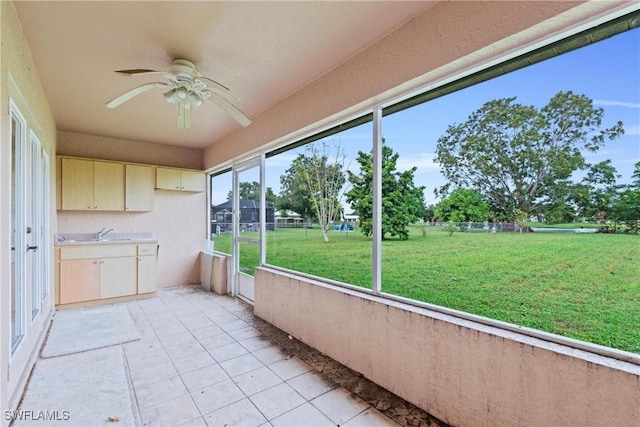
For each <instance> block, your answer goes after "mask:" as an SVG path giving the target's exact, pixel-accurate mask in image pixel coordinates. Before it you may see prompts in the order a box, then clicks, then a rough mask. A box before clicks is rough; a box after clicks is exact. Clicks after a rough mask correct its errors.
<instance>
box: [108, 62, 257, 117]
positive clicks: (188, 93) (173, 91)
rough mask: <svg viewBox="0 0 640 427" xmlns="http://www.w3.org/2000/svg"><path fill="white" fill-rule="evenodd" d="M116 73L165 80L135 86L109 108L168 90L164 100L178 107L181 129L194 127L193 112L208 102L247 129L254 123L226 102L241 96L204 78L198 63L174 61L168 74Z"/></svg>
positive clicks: (137, 70) (158, 72) (109, 105)
mask: <svg viewBox="0 0 640 427" xmlns="http://www.w3.org/2000/svg"><path fill="white" fill-rule="evenodd" d="M116 73H120V74H125V75H127V76H134V75H150V74H161V75H162V77H164V79H165V81H164V82H152V83H145V84H143V85H140V86H137V87H134V88H133V89H130V90H128V91H127V92H125V93H123V94H122V95H119V96H117V97H116V98H114V99H112V100H111V101H109V102H107V107H109V108H116V107H118V106H120V105H122V104H123V103H125V102H127V101H128V100H130V99H131V98H133V97H135V96H137V95H140V94H141V93H144V92H147V91H148V90H151V89H169V90H168V91H167V92H165V93H164V98H165V99H166V100H167V102H169V103H171V104H175V106H176V110H177V111H178V127H179V128H181V129H186V128H189V127H191V110H193V109H195V108H198V107H200V106H201V105H202V104H203V103H204V101H205V100H209V101H211V102H213V103H214V104H216V105H218V106H219V107H220V108H222V109H223V110H224V111H226V112H227V113H229V115H231V117H233V118H234V119H235V120H236V121H237V122H238V123H240V124H241V125H242V126H244V127H247V126H249V125H250V124H251V120H249V118H248V117H247V116H245V115H244V114H243V113H242V111H240V110H239V109H238V108H237V107H236V106H234V105H233V104H232V103H231V102H229V101H228V100H227V99H225V97H230V98H234V99H238V97H237V96H235V95H234V94H233V93H231V91H230V90H229V88H227V87H226V86H223V85H221V84H220V83H218V82H216V81H215V80H212V79H210V78H208V77H205V76H203V75H202V74H201V73H200V72H199V71H198V69H197V68H196V66H195V64H194V63H193V62H191V61H188V60H186V59H176V60H174V61H173V64H171V65H170V66H169V67H168V68H167V69H166V71H156V70H146V69H134V70H119V71H116Z"/></svg>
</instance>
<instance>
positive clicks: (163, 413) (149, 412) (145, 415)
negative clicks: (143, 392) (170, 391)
mask: <svg viewBox="0 0 640 427" xmlns="http://www.w3.org/2000/svg"><path fill="white" fill-rule="evenodd" d="M140 412H141V416H142V423H143V425H145V426H171V427H172V426H177V425H180V424H183V423H185V422H187V421H189V420H194V419H196V418H198V417H200V412H199V411H198V409H197V408H196V406H195V405H194V404H193V401H192V400H191V398H190V397H189V395H188V394H185V395H182V396H178V397H176V398H174V399H171V400H168V401H166V402H162V403H160V404H158V405H155V406H152V407H149V408H142V409H141V410H140Z"/></svg>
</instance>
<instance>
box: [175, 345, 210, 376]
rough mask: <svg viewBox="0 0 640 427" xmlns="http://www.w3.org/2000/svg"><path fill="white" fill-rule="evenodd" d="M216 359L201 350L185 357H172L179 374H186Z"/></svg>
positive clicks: (208, 364)
mask: <svg viewBox="0 0 640 427" xmlns="http://www.w3.org/2000/svg"><path fill="white" fill-rule="evenodd" d="M215 363H216V361H215V360H213V357H211V355H210V354H209V353H207V352H206V351H204V350H202V351H199V352H197V353H194V354H190V355H188V356H185V357H180V358H178V359H173V365H174V366H175V368H176V370H177V371H178V373H179V374H181V375H182V374H186V373H187V372H191V371H195V370H196V369H200V368H204V367H205V366H210V365H213V364H215Z"/></svg>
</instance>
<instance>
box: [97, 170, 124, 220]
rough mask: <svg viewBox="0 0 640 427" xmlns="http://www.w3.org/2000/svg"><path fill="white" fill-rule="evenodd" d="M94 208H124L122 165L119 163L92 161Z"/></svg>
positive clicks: (117, 209)
mask: <svg viewBox="0 0 640 427" xmlns="http://www.w3.org/2000/svg"><path fill="white" fill-rule="evenodd" d="M93 172H94V183H95V188H94V191H95V193H94V200H95V209H96V210H100V211H123V210H124V165H123V164H121V163H110V162H93Z"/></svg>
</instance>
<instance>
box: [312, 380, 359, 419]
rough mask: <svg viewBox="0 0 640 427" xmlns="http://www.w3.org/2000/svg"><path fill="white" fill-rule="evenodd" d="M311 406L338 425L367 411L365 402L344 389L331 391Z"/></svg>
mask: <svg viewBox="0 0 640 427" xmlns="http://www.w3.org/2000/svg"><path fill="white" fill-rule="evenodd" d="M311 404H312V405H313V406H315V407H316V408H318V409H319V410H320V412H322V413H323V414H324V415H326V416H327V417H328V418H329V419H330V420H331V421H333V422H334V423H336V424H340V425H342V424H344V423H346V422H347V421H349V420H350V419H351V418H353V417H355V416H356V415H358V414H359V413H360V412H363V411H364V410H366V409H367V408H368V407H369V405H367V404H366V403H365V402H364V401H363V400H361V399H359V398H358V397H356V396H355V395H353V394H351V393H349V392H348V391H347V390H345V389H344V388H337V389H335V390H331V391H329V392H327V393H325V394H323V395H321V396H319V397H316V398H315V399H313V400H312V401H311Z"/></svg>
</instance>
